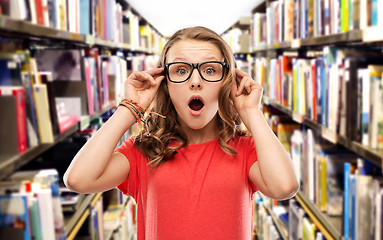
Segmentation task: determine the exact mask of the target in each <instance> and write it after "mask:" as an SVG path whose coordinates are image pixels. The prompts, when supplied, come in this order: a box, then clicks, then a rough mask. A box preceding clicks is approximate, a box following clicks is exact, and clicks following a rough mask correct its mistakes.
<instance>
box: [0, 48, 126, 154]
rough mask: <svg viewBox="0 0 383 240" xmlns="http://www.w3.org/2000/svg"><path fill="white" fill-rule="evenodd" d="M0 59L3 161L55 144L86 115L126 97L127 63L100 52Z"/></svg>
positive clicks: (45, 51)
mask: <svg viewBox="0 0 383 240" xmlns="http://www.w3.org/2000/svg"><path fill="white" fill-rule="evenodd" d="M32 55H33V57H32ZM1 56H2V57H1V59H0V69H1V71H2V73H4V74H2V75H1V76H0V105H1V109H2V110H3V111H4V113H5V114H3V115H2V117H1V118H0V121H1V124H0V125H1V126H2V128H1V134H0V136H1V142H2V143H4V144H1V151H0V153H1V154H0V155H1V157H0V158H1V159H3V160H4V159H7V158H9V157H11V156H13V155H16V154H19V153H23V152H25V151H26V150H27V149H29V148H32V147H35V146H37V145H38V144H41V143H52V142H54V139H55V137H56V136H59V135H60V134H62V133H63V132H65V131H66V130H67V129H68V128H70V127H71V126H73V125H74V124H77V123H78V121H79V120H80V119H81V118H82V117H83V116H89V115H92V114H93V113H95V112H97V111H99V110H101V109H102V108H103V107H105V106H106V105H108V104H109V103H110V102H115V101H119V99H121V98H122V94H123V92H122V89H123V80H124V79H126V77H127V68H128V67H127V61H126V60H125V59H123V58H121V57H117V56H110V55H109V54H101V53H99V52H98V49H86V50H85V51H83V50H79V49H38V50H36V51H35V52H33V53H31V52H29V51H20V52H15V53H11V54H5V53H3V54H2V55H1Z"/></svg>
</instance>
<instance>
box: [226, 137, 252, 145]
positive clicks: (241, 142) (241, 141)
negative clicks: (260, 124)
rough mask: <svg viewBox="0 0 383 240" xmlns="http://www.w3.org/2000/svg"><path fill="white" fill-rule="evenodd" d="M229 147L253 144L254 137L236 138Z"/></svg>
mask: <svg viewBox="0 0 383 240" xmlns="http://www.w3.org/2000/svg"><path fill="white" fill-rule="evenodd" d="M228 144H229V145H237V146H238V145H247V144H253V145H254V142H253V137H252V136H236V137H234V138H232V139H231V140H230V141H229V142H228Z"/></svg>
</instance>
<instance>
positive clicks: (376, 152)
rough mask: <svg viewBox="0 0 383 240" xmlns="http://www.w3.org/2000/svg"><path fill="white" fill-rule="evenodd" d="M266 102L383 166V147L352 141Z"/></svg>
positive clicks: (326, 137) (266, 102)
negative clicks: (375, 147)
mask: <svg viewBox="0 0 383 240" xmlns="http://www.w3.org/2000/svg"><path fill="white" fill-rule="evenodd" d="M264 103H265V104H267V105H269V106H272V107H274V108H276V109H278V110H279V111H281V112H283V113H285V114H287V115H289V116H291V117H292V119H293V120H294V121H295V122H297V123H299V124H304V125H306V126H308V127H310V128H311V129H313V130H314V131H316V132H317V133H318V134H319V135H320V136H322V138H324V139H326V140H328V141H330V142H332V143H334V144H340V145H342V146H344V147H345V148H347V149H349V150H351V151H353V152H355V153H356V154H358V155H360V156H361V157H363V158H365V159H368V160H369V161H371V162H373V163H374V164H377V165H378V166H383V149H372V148H369V147H368V146H365V145H362V144H361V143H358V142H356V141H351V140H349V139H347V138H346V137H344V136H341V135H339V134H337V133H335V132H331V131H330V130H329V129H327V128H326V127H324V126H322V125H321V124H319V123H317V122H315V121H313V120H311V119H308V118H307V117H305V116H302V115H299V114H296V113H294V112H293V111H292V110H291V109H288V108H286V107H284V106H282V105H280V104H278V103H275V102H272V101H269V100H265V101H264Z"/></svg>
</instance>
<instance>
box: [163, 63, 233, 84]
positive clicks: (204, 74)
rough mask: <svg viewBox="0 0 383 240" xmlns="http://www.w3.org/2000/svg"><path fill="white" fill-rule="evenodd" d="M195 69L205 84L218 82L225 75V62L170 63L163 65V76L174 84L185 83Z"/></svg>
mask: <svg viewBox="0 0 383 240" xmlns="http://www.w3.org/2000/svg"><path fill="white" fill-rule="evenodd" d="M195 68H197V70H198V73H199V75H200V76H201V78H202V79H203V80H205V81H207V82H219V81H221V80H222V79H223V76H224V75H225V68H227V64H226V63H225V62H218V61H209V62H203V63H186V62H172V63H168V64H165V74H166V75H167V76H168V79H169V81H171V82H174V83H183V82H186V81H187V80H188V79H189V78H190V77H191V75H192V73H193V70H194V69H195Z"/></svg>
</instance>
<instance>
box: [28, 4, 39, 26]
mask: <svg viewBox="0 0 383 240" xmlns="http://www.w3.org/2000/svg"><path fill="white" fill-rule="evenodd" d="M28 1H29V12H30V13H31V22H32V23H33V24H36V23H37V16H36V4H35V0H28Z"/></svg>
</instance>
